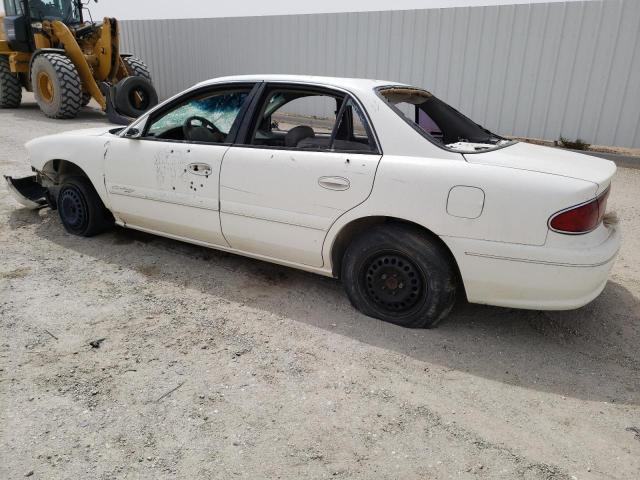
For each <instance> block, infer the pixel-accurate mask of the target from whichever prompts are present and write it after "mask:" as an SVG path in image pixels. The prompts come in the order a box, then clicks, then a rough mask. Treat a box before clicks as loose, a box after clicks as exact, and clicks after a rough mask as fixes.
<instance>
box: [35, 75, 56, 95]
mask: <svg viewBox="0 0 640 480" xmlns="http://www.w3.org/2000/svg"><path fill="white" fill-rule="evenodd" d="M38 92H40V97H41V98H42V100H44V101H45V102H47V103H51V102H53V94H54V87H53V82H52V81H51V78H50V77H49V75H48V74H47V72H40V73H38Z"/></svg>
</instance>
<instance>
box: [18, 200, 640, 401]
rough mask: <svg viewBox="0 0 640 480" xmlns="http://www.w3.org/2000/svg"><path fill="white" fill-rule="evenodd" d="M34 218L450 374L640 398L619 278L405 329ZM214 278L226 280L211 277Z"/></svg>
mask: <svg viewBox="0 0 640 480" xmlns="http://www.w3.org/2000/svg"><path fill="white" fill-rule="evenodd" d="M33 223H36V224H37V225H36V228H35V232H36V235H38V236H39V237H41V238H42V239H44V240H46V241H49V242H55V243H56V244H58V245H60V246H63V247H64V248H66V249H71V250H73V251H75V252H78V253H80V254H83V255H85V256H88V257H92V258H95V259H98V260H100V261H103V262H107V263H110V264H115V265H117V266H118V267H121V268H123V269H132V270H136V271H138V272H141V271H144V267H145V266H144V265H141V263H142V260H141V259H142V258H144V261H145V262H147V263H151V264H152V265H155V266H159V267H158V269H159V270H160V275H162V277H161V278H162V280H163V282H173V283H175V284H176V285H177V286H178V287H179V288H184V287H185V286H189V287H193V288H198V289H201V290H202V291H204V292H209V293H210V294H212V295H215V296H217V297H221V298H225V299H226V300H229V301H232V302H240V303H242V304H244V305H248V306H250V307H253V308H256V309H260V310H263V311H268V312H271V313H273V314H275V315H278V316H282V317H287V318H290V319H293V320H296V321H300V322H304V323H306V324H309V325H312V326H314V327H317V328H321V329H325V330H329V331H331V332H333V333H338V334H341V335H344V336H346V337H349V338H352V339H354V340H357V341H359V342H363V343H366V344H369V345H372V346H375V347H378V348H382V349H386V350H388V351H393V352H397V353H398V354H401V355H405V356H408V357H411V358H414V359H417V360H420V361H424V362H428V363H430V364H435V365H439V366H441V367H442V368H443V369H446V370H450V371H452V372H453V373H452V374H455V371H459V372H467V373H470V374H472V375H477V376H480V377H484V378H487V379H490V380H493V381H497V382H502V383H504V384H509V385H514V386H518V387H523V388H529V389H534V390H538V391H544V392H552V393H555V394H558V395H563V396H569V397H575V398H580V399H583V400H589V401H606V402H616V403H623V404H633V405H639V404H640V358H639V357H640V354H639V351H638V349H637V345H638V341H639V340H640V299H639V298H638V296H637V294H636V295H634V294H633V293H632V292H631V291H629V290H628V289H627V288H626V287H625V286H623V285H621V284H620V283H617V282H616V281H609V283H608V284H607V286H606V288H605V290H604V292H603V293H602V295H601V296H600V297H598V298H597V299H596V300H595V301H594V302H592V303H591V304H589V305H587V306H586V307H583V308H581V309H578V310H574V311H567V312H540V311H525V310H516V309H507V308H497V307H489V306H482V305H473V304H469V303H467V302H465V301H464V300H461V301H459V302H458V304H457V305H456V307H455V308H454V310H453V312H452V314H451V316H450V317H449V318H448V319H447V320H445V321H444V322H443V323H442V324H441V325H440V326H438V328H435V329H431V330H411V329H406V328H402V327H398V326H395V325H391V324H388V323H385V322H382V321H379V320H376V319H372V318H369V317H366V316H364V315H362V314H360V313H359V312H357V311H356V310H355V309H353V307H351V305H350V304H349V301H348V300H347V298H346V296H345V294H344V293H343V290H342V286H341V285H340V282H339V281H337V280H334V279H331V278H325V277H321V276H318V275H314V274H311V273H306V272H303V271H299V270H295V269H291V268H287V267H281V266H278V265H274V264H270V263H266V262H262V261H258V260H253V259H248V258H244V257H241V256H238V255H233V254H228V253H224V252H219V251H216V250H212V249H207V248H204V247H198V246H194V245H190V244H186V243H183V242H178V241H173V240H170V239H166V238H162V237H157V236H154V235H148V234H145V233H141V232H137V231H133V230H127V229H123V228H115V229H114V230H113V231H111V232H108V233H105V234H103V235H100V236H98V237H94V238H90V239H84V238H78V237H74V236H72V235H69V234H67V233H66V232H64V230H63V228H62V226H61V225H60V222H59V221H58V218H57V215H56V213H55V212H51V211H50V210H45V211H42V212H40V213H37V212H32V211H28V210H24V209H22V210H14V211H13V212H12V213H11V214H10V219H9V224H10V225H25V224H26V225H28V224H33ZM125 246H126V247H125ZM114 249H115V250H114ZM154 268H156V267H154ZM216 278H221V279H223V281H215V282H212V281H211V279H216ZM301 312H302V313H301Z"/></svg>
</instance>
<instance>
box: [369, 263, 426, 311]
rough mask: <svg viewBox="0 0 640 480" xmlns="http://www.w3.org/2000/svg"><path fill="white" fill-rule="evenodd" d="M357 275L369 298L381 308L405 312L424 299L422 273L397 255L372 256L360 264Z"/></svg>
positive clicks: (423, 278)
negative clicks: (359, 270)
mask: <svg viewBox="0 0 640 480" xmlns="http://www.w3.org/2000/svg"><path fill="white" fill-rule="evenodd" d="M361 275H362V276H363V278H362V281H363V282H364V283H366V286H367V294H368V295H369V298H371V300H372V301H373V303H375V304H376V305H378V306H380V307H381V308H383V309H386V310H389V311H392V312H397V313H398V314H403V313H407V312H410V311H411V310H412V309H414V308H415V307H416V305H418V304H419V302H420V300H421V299H422V298H423V297H424V291H423V287H424V285H425V276H424V274H423V273H422V271H421V270H420V269H419V268H418V267H417V266H416V265H415V264H414V263H413V262H412V261H411V260H410V259H409V258H407V257H406V256H404V255H403V254H402V253H400V252H394V251H389V252H379V253H376V254H374V255H372V257H371V258H369V259H368V260H367V261H365V262H364V263H363V265H362V272H361Z"/></svg>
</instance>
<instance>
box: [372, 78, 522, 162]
mask: <svg viewBox="0 0 640 480" xmlns="http://www.w3.org/2000/svg"><path fill="white" fill-rule="evenodd" d="M378 92H379V94H380V95H381V97H382V98H383V99H384V100H385V101H386V102H387V103H389V104H390V105H391V106H392V108H393V109H394V110H395V112H396V113H397V114H398V115H400V116H401V117H403V118H404V119H405V121H407V122H408V123H410V124H411V125H412V126H413V127H414V128H416V129H417V130H418V131H420V132H421V133H423V134H424V135H425V136H426V137H427V138H428V139H429V140H431V141H433V142H434V143H436V144H438V145H440V146H442V147H443V148H447V149H451V150H456V151H460V152H469V153H471V152H477V151H483V150H489V149H492V148H495V147H498V146H501V145H504V144H508V143H510V141H509V140H506V139H504V138H502V137H501V136H499V135H496V134H495V133H492V132H490V131H489V130H487V129H486V128H484V127H482V126H480V125H478V124H477V123H475V122H473V121H472V120H470V119H469V118H467V117H465V116H464V115H462V114H461V113H460V112H458V111H457V110H456V109H454V108H453V107H451V106H449V105H447V104H446V103H444V102H443V101H442V100H439V99H438V98H436V97H435V96H434V95H432V94H431V93H430V92H428V91H426V90H422V89H419V88H413V87H387V88H383V89H380V90H379V91H378Z"/></svg>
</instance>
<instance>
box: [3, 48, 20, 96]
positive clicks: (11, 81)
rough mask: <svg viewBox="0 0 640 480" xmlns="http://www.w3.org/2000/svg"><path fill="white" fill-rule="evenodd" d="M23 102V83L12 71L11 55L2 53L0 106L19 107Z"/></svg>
mask: <svg viewBox="0 0 640 480" xmlns="http://www.w3.org/2000/svg"><path fill="white" fill-rule="evenodd" d="M21 102H22V85H21V84H20V78H19V77H18V75H17V74H15V73H12V72H11V68H10V67H9V57H7V56H5V55H0V108H18V107H19V106H20V103H21Z"/></svg>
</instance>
